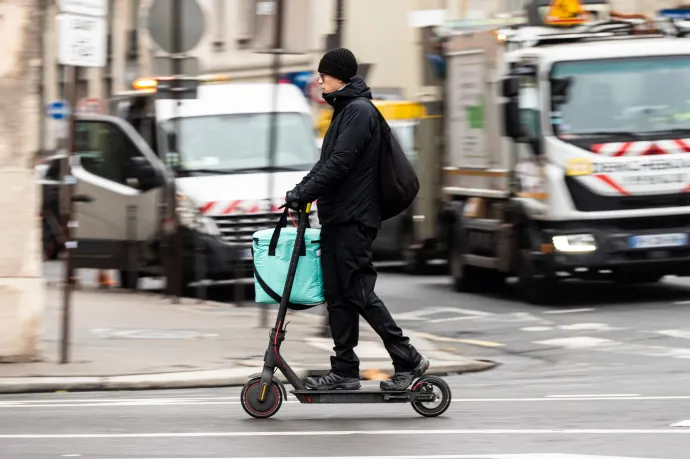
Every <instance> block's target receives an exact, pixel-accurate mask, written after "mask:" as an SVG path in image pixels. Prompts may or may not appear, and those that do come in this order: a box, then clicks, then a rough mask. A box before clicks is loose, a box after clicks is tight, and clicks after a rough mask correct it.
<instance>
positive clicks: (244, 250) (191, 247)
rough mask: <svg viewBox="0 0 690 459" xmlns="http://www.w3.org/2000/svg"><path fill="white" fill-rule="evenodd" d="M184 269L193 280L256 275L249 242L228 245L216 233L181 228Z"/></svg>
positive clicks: (218, 279) (186, 274) (251, 276)
mask: <svg viewBox="0 0 690 459" xmlns="http://www.w3.org/2000/svg"><path fill="white" fill-rule="evenodd" d="M182 253H183V263H184V266H183V270H184V273H185V277H186V278H187V279H190V280H191V282H197V281H199V280H202V279H203V280H212V281H224V280H231V279H243V278H253V276H254V274H253V263H252V253H251V246H250V245H246V246H244V245H229V244H227V243H225V242H224V241H223V240H222V239H220V238H219V237H217V236H211V235H208V234H201V233H198V232H195V231H192V230H189V229H187V228H182Z"/></svg>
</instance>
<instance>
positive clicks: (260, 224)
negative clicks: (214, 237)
mask: <svg viewBox="0 0 690 459" xmlns="http://www.w3.org/2000/svg"><path fill="white" fill-rule="evenodd" d="M281 214H282V212H265V213H256V214H238V215H222V216H216V217H213V221H214V222H215V223H216V226H218V229H219V230H220V233H221V238H222V239H223V240H224V241H225V242H227V243H229V244H247V245H249V244H251V243H252V235H253V234H254V233H256V232H257V231H261V230H265V229H273V228H275V227H276V224H277V223H278V219H279V218H280V215H281Z"/></svg>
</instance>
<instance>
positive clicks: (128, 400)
mask: <svg viewBox="0 0 690 459" xmlns="http://www.w3.org/2000/svg"><path fill="white" fill-rule="evenodd" d="M239 398H240V397H239V396H238V395H235V396H232V397H144V398H100V397H94V398H81V399H79V398H76V399H75V398H70V399H61V398H58V397H56V398H54V399H38V400H35V399H28V400H0V403H55V402H57V401H59V402H62V403H91V402H106V401H113V402H146V401H150V400H155V401H167V400H170V401H190V402H196V401H206V400H239Z"/></svg>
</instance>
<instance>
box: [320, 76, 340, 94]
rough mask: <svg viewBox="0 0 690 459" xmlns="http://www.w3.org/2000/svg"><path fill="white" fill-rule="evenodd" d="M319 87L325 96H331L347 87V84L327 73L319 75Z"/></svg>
mask: <svg viewBox="0 0 690 459" xmlns="http://www.w3.org/2000/svg"><path fill="white" fill-rule="evenodd" d="M319 85H320V86H321V91H323V93H324V94H330V93H332V92H335V91H337V90H338V89H340V88H342V87H343V86H345V83H343V82H342V81H340V80H339V79H337V78H335V77H332V76H330V75H326V74H325V73H319Z"/></svg>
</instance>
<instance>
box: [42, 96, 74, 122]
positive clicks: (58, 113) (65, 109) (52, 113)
mask: <svg viewBox="0 0 690 459" xmlns="http://www.w3.org/2000/svg"><path fill="white" fill-rule="evenodd" d="M46 116H47V117H48V118H52V119H54V120H64V119H67V118H68V117H69V104H68V103H67V102H65V101H64V100H56V101H54V102H51V103H49V104H48V106H47V107H46Z"/></svg>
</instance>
